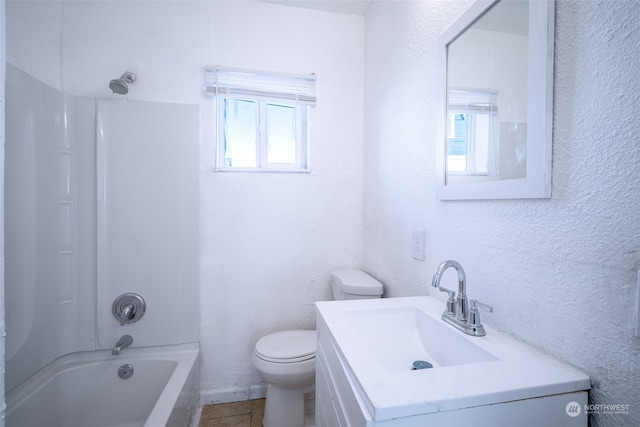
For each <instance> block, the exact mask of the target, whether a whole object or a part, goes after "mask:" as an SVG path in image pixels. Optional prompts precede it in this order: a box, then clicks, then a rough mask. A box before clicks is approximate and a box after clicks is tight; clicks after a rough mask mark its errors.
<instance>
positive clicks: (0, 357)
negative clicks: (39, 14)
mask: <svg viewBox="0 0 640 427" xmlns="http://www.w3.org/2000/svg"><path fill="white" fill-rule="evenodd" d="M0 24H1V25H0V188H2V190H0V212H1V213H2V216H1V218H2V219H0V226H1V228H0V229H1V230H3V231H1V232H0V248H2V251H0V273H1V274H0V367H1V368H2V372H4V342H5V336H6V331H5V325H4V143H5V137H4V111H5V98H4V81H5V61H6V58H7V52H6V40H7V37H6V30H5V28H6V25H5V24H6V7H5V1H4V0H0ZM0 393H2V400H1V402H2V403H0V427H4V414H5V403H4V375H0Z"/></svg>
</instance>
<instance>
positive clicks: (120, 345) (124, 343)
mask: <svg viewBox="0 0 640 427" xmlns="http://www.w3.org/2000/svg"><path fill="white" fill-rule="evenodd" d="M131 344H133V338H132V337H131V335H123V336H122V338H120V339H119V340H118V342H117V343H116V345H115V346H114V347H113V350H111V354H113V355H114V356H117V355H119V354H120V352H121V351H122V350H124V349H125V348H127V347H129V346H130V345H131Z"/></svg>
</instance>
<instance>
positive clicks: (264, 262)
mask: <svg viewBox="0 0 640 427" xmlns="http://www.w3.org/2000/svg"><path fill="white" fill-rule="evenodd" d="M0 1H1V0H0ZM471 3H472V1H471V0H464V1H456V2H454V1H444V0H443V1H397V2H395V1H374V2H373V3H372V5H371V7H370V9H369V11H368V13H367V15H366V17H364V18H363V17H361V16H356V15H340V14H334V13H326V12H319V11H314V10H306V9H299V8H291V7H285V6H279V5H273V4H262V3H256V2H251V1H234V2H216V1H212V2H204V1H203V2H199V1H194V2H189V1H187V2H185V1H176V2H171V1H158V2H145V1H131V2H119V7H118V8H114V7H113V4H112V3H111V2H106V1H104V2H103V1H92V2H66V1H27V2H25V1H9V2H7V3H6V9H7V19H6V34H7V60H8V61H9V62H10V63H11V64H13V65H14V66H16V67H17V68H19V69H20V70H23V71H26V72H27V73H28V74H30V75H32V76H34V77H36V78H37V79H38V80H40V81H41V82H44V83H46V84H47V85H49V86H51V87H53V88H55V89H58V90H62V91H63V92H64V93H65V94H74V95H86V96H92V97H95V96H100V97H102V96H103V94H105V91H106V92H108V93H107V94H106V97H107V98H109V97H119V95H112V94H111V93H110V92H109V91H108V87H107V83H108V82H109V80H110V79H113V78H114V76H118V75H120V74H121V73H122V71H123V70H129V69H130V70H131V71H133V72H134V73H135V74H136V76H137V80H136V83H135V84H134V85H131V86H130V91H129V94H128V97H129V99H131V100H148V101H166V102H176V103H192V104H201V105H202V106H206V103H207V101H206V99H203V97H202V81H203V80H202V72H203V67H204V66H205V65H206V64H223V65H228V66H237V67H242V68H255V69H265V70H273V71H285V72H296V73H309V72H315V73H316V74H317V75H318V106H317V107H316V108H315V109H314V111H313V115H312V132H311V135H312V145H311V150H312V172H311V174H300V175H297V176H295V177H291V176H287V177H282V176H280V175H278V174H235V175H233V174H214V173H212V172H211V169H210V164H211V162H210V160H211V158H212V157H211V155H212V154H213V153H212V151H211V150H210V148H211V146H210V145H208V144H206V143H202V144H201V152H200V166H201V167H200V185H201V186H200V194H199V203H200V279H199V283H200V297H201V305H202V319H201V322H200V333H201V337H202V342H201V344H202V347H203V359H204V364H203V370H202V390H203V396H204V399H205V402H206V403H211V402H213V401H223V400H227V401H228V400H241V399H246V398H248V397H249V396H250V395H251V394H252V393H254V394H258V395H259V394H260V393H264V389H263V388H262V386H261V385H260V383H259V378H258V376H257V373H256V372H255V371H254V370H253V368H252V367H251V363H250V357H251V349H252V348H253V345H254V344H255V342H256V341H257V340H258V338H259V337H260V336H262V335H265V334H266V333H269V332H273V331H276V330H280V329H285V328H292V327H304V328H306V327H312V326H313V323H314V320H313V306H312V303H313V301H315V300H320V299H329V296H330V289H329V272H330V271H331V270H333V269H335V268H338V267H350V266H359V265H362V267H363V269H364V270H365V271H367V272H369V273H371V274H372V275H373V276H375V277H377V278H379V279H381V280H382V281H383V282H384V284H385V285H386V286H387V288H386V289H387V291H388V293H389V296H410V295H422V294H425V293H427V292H429V291H430V290H429V283H430V280H431V277H432V275H433V272H434V271H435V269H436V267H437V264H438V263H439V262H441V261H442V260H445V259H450V258H453V259H457V260H458V261H460V262H461V263H462V264H463V265H464V266H465V269H466V271H467V274H468V276H469V286H470V287H473V289H474V296H475V297H477V298H478V299H479V300H480V301H483V302H486V303H488V304H490V305H493V306H494V307H495V311H494V313H493V314H486V315H484V316H483V322H484V323H486V324H487V325H489V326H493V327H497V328H498V329H501V330H503V331H505V332H507V333H508V334H511V335H514V336H517V337H519V338H520V339H523V340H525V341H527V342H528V343H530V344H532V345H534V346H536V347H538V348H540V349H542V350H543V351H546V352H548V353H550V354H552V355H553V356H555V357H557V358H559V359H562V360H565V361H568V362H569V363H572V364H574V365H576V366H577V367H579V368H580V369H582V370H583V371H585V372H586V373H587V374H588V375H589V376H590V377H591V378H592V379H593V380H594V385H593V390H592V392H591V401H590V403H592V404H594V405H597V404H620V405H625V404H629V410H628V414H602V413H600V414H598V413H594V414H593V415H592V416H591V424H592V425H594V426H598V427H601V426H606V427H614V426H615V427H617V426H631V425H637V424H640V408H639V407H637V406H635V403H634V402H638V401H640V395H639V393H640V391H638V390H637V387H635V385H636V384H638V383H639V382H640V378H639V377H638V376H639V375H640V374H639V373H638V368H637V366H639V364H640V362H639V361H638V357H639V356H638V354H640V351H639V348H640V340H638V339H637V338H633V330H632V326H631V325H632V324H633V320H634V316H636V314H635V313H634V308H633V304H632V301H634V300H635V295H636V292H637V285H636V269H637V268H638V267H639V265H640V260H638V256H637V254H638V243H637V241H635V240H637V236H638V235H640V232H639V230H638V227H639V226H640V225H639V224H638V223H637V221H635V222H634V219H635V218H636V217H637V212H638V210H639V209H640V207H639V201H638V198H637V194H640V189H639V188H638V182H640V178H639V177H638V173H639V170H640V168H638V165H637V161H638V158H639V157H640V156H639V154H638V151H637V150H638V147H639V146H640V143H639V142H638V139H637V138H638V137H637V135H638V134H639V133H640V131H639V129H638V124H637V121H636V120H635V118H634V115H633V114H629V112H632V111H634V110H635V108H636V106H635V105H634V100H635V99H637V97H638V90H639V86H638V81H637V78H636V75H637V73H635V72H634V71H633V70H637V69H638V68H640V64H638V61H639V60H640V58H639V57H638V54H637V49H636V48H635V47H634V46H637V44H638V37H640V31H637V30H638V28H637V25H638V24H637V23H638V22H640V17H639V16H638V13H640V9H638V8H637V7H635V3H634V2H632V1H626V0H615V1H604V2H596V1H582V0H575V1H567V0H557V1H556V70H555V82H556V88H555V95H554V97H555V107H554V108H555V111H554V145H553V188H552V198H551V199H550V200H545V201H528V200H520V201H503V202H493V201H483V202H473V201H466V202H439V201H436V199H435V176H434V170H435V158H434V153H435V123H434V117H436V108H438V106H437V105H436V104H435V99H436V96H435V94H436V87H435V84H436V74H435V73H436V41H437V39H438V37H439V36H440V34H441V33H442V32H443V31H444V30H445V29H446V28H447V26H448V25H449V24H450V23H452V22H453V21H454V20H455V19H456V18H457V17H458V16H459V15H460V14H462V13H463V11H464V10H466V8H467V7H468V6H469V5H470V4H471ZM122 10H125V11H126V13H121V11H122ZM3 28H4V27H3ZM327 29H330V31H329V30H327ZM3 36H4V35H3ZM365 58H366V59H365ZM365 70H366V72H365ZM142 76H145V77H144V78H142ZM176 76H180V78H179V79H176ZM363 79H364V84H363ZM381 82H384V83H385V84H384V85H381V84H380V83H381ZM363 99H364V106H363V101H362V100H363ZM363 108H364V112H363ZM203 111H205V110H204V108H203ZM202 123H203V125H204V124H205V123H206V122H205V121H204V120H203V121H202ZM207 131H208V129H207V128H206V127H203V134H206V132H207ZM363 165H364V169H363ZM2 167H4V166H2ZM5 205H6V204H5ZM413 228H421V229H425V240H426V251H425V252H426V253H425V255H426V256H425V262H420V261H416V260H413V259H412V257H411V244H410V236H411V229H413ZM634 239H635V240H634ZM448 280H449V279H448V278H447V277H446V275H445V277H444V278H443V281H444V283H443V284H444V285H445V286H447V287H450V286H451V285H450V284H449V283H448V282H447V281H448ZM451 280H454V279H453V278H452V279H451ZM453 286H454V287H455V284H454V285H453ZM431 294H433V292H431ZM145 297H146V295H145ZM441 297H444V295H442V296H441ZM443 304H444V300H443ZM255 397H260V396H255ZM594 408H597V407H596V406H594Z"/></svg>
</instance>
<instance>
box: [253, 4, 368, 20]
mask: <svg viewBox="0 0 640 427" xmlns="http://www.w3.org/2000/svg"><path fill="white" fill-rule="evenodd" d="M254 1H259V2H263V3H276V4H282V5H285V6H295V7H304V8H307V9H315V10H322V11H325V12H335V13H348V14H352V15H362V16H364V15H365V14H366V13H367V10H368V9H369V5H370V4H371V2H372V1H373V0H254Z"/></svg>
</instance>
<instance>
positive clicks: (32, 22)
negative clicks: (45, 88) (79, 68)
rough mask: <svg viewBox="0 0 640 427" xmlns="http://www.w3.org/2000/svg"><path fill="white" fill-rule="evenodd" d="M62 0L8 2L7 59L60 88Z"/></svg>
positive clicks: (48, 83) (46, 82) (52, 85)
mask: <svg viewBox="0 0 640 427" xmlns="http://www.w3.org/2000/svg"><path fill="white" fill-rule="evenodd" d="M60 5H61V1H57V0H51V1H46V0H44V1H38V0H35V1H12V0H10V1H8V2H7V3H6V9H7V16H8V17H9V19H7V25H6V33H7V61H8V62H10V63H11V64H13V65H15V66H16V67H18V68H19V69H21V70H23V71H25V72H26V73H28V74H30V75H32V76H34V77H36V78H37V79H39V80H40V81H42V82H43V83H45V84H47V85H49V86H51V87H53V88H56V89H60V85H61V52H60V30H61V23H60Z"/></svg>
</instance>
